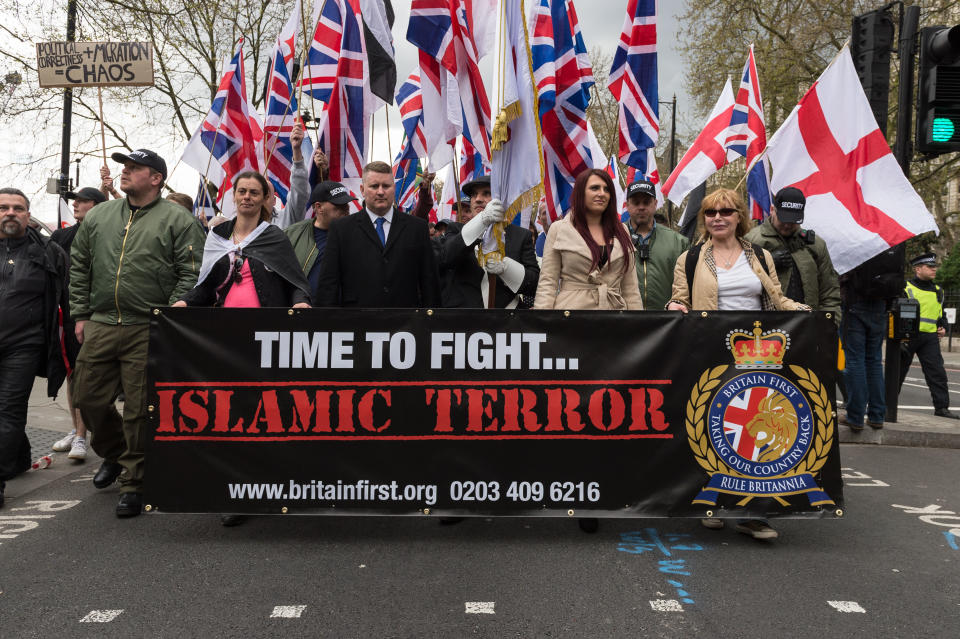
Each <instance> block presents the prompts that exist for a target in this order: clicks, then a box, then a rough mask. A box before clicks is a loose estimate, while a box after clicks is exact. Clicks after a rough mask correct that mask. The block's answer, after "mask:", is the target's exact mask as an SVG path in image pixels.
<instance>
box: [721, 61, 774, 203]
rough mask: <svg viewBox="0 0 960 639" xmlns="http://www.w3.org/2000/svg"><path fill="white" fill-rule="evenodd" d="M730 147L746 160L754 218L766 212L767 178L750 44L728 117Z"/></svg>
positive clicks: (764, 136) (763, 126)
mask: <svg viewBox="0 0 960 639" xmlns="http://www.w3.org/2000/svg"><path fill="white" fill-rule="evenodd" d="M727 146H728V148H729V149H730V150H732V151H734V152H736V153H737V154H739V155H742V156H744V157H745V158H746V161H747V166H746V168H747V195H748V196H749V199H750V213H751V217H753V219H755V220H762V219H764V218H765V217H766V216H768V215H769V214H770V201H771V199H772V197H771V194H770V179H769V171H768V170H767V165H766V163H765V162H764V161H763V160H762V159H761V156H762V154H763V152H764V150H765V149H766V148H767V127H766V124H765V123H764V119H763V99H762V98H761V96H760V78H759V76H758V75H757V65H756V62H755V61H754V57H753V45H752V44H751V45H750V53H749V54H747V62H746V64H744V65H743V73H742V74H741V76H740V89H739V90H738V91H737V98H736V100H735V104H734V106H733V114H732V115H731V116H730V137H729V138H728V140H727Z"/></svg>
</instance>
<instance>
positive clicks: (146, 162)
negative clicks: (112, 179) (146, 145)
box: [110, 149, 167, 180]
mask: <svg viewBox="0 0 960 639" xmlns="http://www.w3.org/2000/svg"><path fill="white" fill-rule="evenodd" d="M110 157H111V158H112V159H113V161H114V162H120V163H121V164H122V163H124V162H133V163H134V164H140V165H142V166H149V167H150V168H151V169H153V170H154V171H156V172H157V173H159V174H160V175H161V176H163V179H164V180H166V179H167V163H166V162H164V161H163V158H162V157H160V156H159V155H157V154H156V153H154V152H153V151H151V150H150V149H137V150H136V151H130V153H119V152H118V153H112V154H111V155H110Z"/></svg>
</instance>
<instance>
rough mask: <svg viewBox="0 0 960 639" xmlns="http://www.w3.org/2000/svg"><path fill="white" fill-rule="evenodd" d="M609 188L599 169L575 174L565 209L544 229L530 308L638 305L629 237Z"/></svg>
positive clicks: (630, 307) (610, 182) (637, 307)
mask: <svg viewBox="0 0 960 639" xmlns="http://www.w3.org/2000/svg"><path fill="white" fill-rule="evenodd" d="M613 194H614V189H613V180H612V179H611V178H610V176H609V175H608V174H607V173H606V172H605V171H602V170H600V169H588V170H586V171H584V172H582V173H581V174H580V175H579V176H577V180H576V182H574V185H573V193H572V194H571V196H570V205H571V206H570V213H569V215H567V216H566V217H564V218H563V219H561V220H558V221H556V222H554V223H553V224H551V225H550V230H549V231H548V233H547V241H546V244H545V245H544V248H543V263H542V264H541V266H540V282H539V284H538V286H537V297H536V300H535V301H534V305H533V307H534V308H538V309H539V308H554V309H563V310H613V311H616V310H629V311H638V310H642V309H643V302H642V300H641V299H640V289H639V286H638V284H637V270H636V268H635V266H634V259H635V255H634V248H633V243H632V242H631V241H630V234H629V233H628V232H627V228H626V227H625V226H624V225H623V223H622V222H621V221H620V214H619V212H618V211H617V202H616V199H615V198H614V195H613Z"/></svg>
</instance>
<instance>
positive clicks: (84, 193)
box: [63, 186, 107, 204]
mask: <svg viewBox="0 0 960 639" xmlns="http://www.w3.org/2000/svg"><path fill="white" fill-rule="evenodd" d="M63 198H64V199H65V200H90V201H91V202H96V203H97V204H100V203H101V202H106V201H107V196H106V195H104V194H103V193H101V192H100V191H99V190H97V189H95V188H93V187H92V186H85V187H83V188H82V189H78V190H76V191H70V192H69V193H64V195H63Z"/></svg>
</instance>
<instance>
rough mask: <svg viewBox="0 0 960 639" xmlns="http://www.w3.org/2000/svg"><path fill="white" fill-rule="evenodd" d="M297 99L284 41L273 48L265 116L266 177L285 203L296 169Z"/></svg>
mask: <svg viewBox="0 0 960 639" xmlns="http://www.w3.org/2000/svg"><path fill="white" fill-rule="evenodd" d="M297 113H298V111H297V98H296V96H295V95H294V93H293V85H292V84H291V82H290V76H288V75H287V67H286V65H285V64H284V61H283V53H282V50H281V43H280V42H279V41H278V42H277V45H276V47H274V50H273V62H272V64H271V65H270V79H269V83H268V85H267V108H266V118H265V119H264V126H263V133H264V144H263V148H264V154H265V158H264V162H265V163H266V177H267V179H268V180H270V182H271V184H273V188H274V190H275V191H276V193H277V196H278V197H279V198H280V201H281V202H283V203H284V204H286V203H287V194H288V193H289V192H290V173H291V170H292V169H293V144H292V143H291V142H290V132H291V131H292V130H293V126H294V124H296V119H297Z"/></svg>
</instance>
